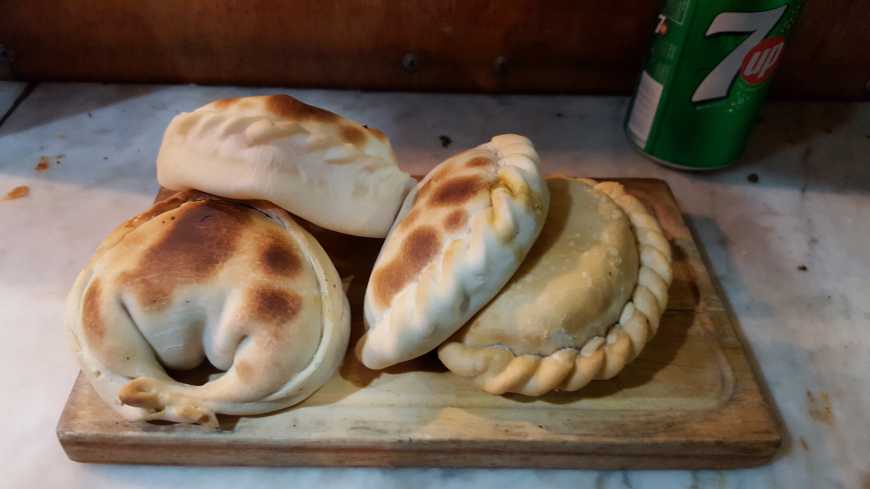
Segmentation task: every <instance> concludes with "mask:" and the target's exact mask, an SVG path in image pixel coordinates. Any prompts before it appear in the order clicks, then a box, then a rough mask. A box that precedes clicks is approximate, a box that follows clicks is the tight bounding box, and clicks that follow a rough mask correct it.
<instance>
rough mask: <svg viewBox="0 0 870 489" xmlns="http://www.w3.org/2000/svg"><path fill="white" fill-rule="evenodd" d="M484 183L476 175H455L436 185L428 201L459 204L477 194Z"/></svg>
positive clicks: (441, 204) (445, 204) (439, 203)
mask: <svg viewBox="0 0 870 489" xmlns="http://www.w3.org/2000/svg"><path fill="white" fill-rule="evenodd" d="M485 185H486V182H484V181H483V179H481V178H480V177H479V176H477V175H469V176H465V177H456V178H453V179H450V180H448V181H446V182H444V183H443V184H441V185H439V186H438V187H436V188H435V190H434V191H433V192H432V197H431V198H430V199H429V202H431V203H432V204H433V205H436V206H447V205H459V204H462V203H464V202H466V201H468V200H470V199H471V198H472V197H474V196H475V195H477V193H478V192H480V191H481V190H482V189H483V188H484V186H485Z"/></svg>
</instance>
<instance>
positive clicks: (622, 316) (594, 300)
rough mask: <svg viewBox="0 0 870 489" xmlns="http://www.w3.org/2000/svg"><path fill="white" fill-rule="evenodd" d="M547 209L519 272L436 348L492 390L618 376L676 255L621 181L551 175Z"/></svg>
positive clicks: (657, 309)
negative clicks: (535, 239) (600, 180)
mask: <svg viewBox="0 0 870 489" xmlns="http://www.w3.org/2000/svg"><path fill="white" fill-rule="evenodd" d="M547 182H548V185H549V188H550V213H549V217H548V219H547V223H546V224H545V225H544V229H543V231H542V232H541V236H540V237H539V238H538V241H537V242H536V243H535V245H534V246H533V247H532V250H531V251H530V252H529V254H528V256H527V257H526V260H525V261H524V262H523V264H522V266H521V267H520V268H519V270H517V273H516V274H514V276H513V278H511V280H510V281H509V282H508V284H507V285H506V286H505V287H504V288H503V289H502V290H501V292H500V293H499V294H498V295H497V296H496V297H495V299H493V300H492V301H491V302H490V303H489V304H488V305H487V306H486V307H485V308H483V309H482V310H481V311H480V312H479V313H478V315H477V316H476V317H475V318H474V319H473V320H472V321H470V322H469V323H468V324H467V325H466V326H465V327H463V328H462V329H461V330H459V332H457V333H456V334H455V335H454V336H453V337H452V338H451V339H450V340H448V341H447V342H445V343H444V344H443V345H442V346H441V347H440V348H439V350H438V356H439V358H440V359H441V361H442V362H443V363H444V365H446V366H447V368H449V369H450V370H451V371H453V372H454V373H456V374H458V375H460V376H463V377H471V378H472V379H473V381H474V382H475V384H477V385H478V386H479V387H480V388H481V389H483V390H485V391H487V392H490V393H493V394H502V393H505V392H516V393H521V394H526V395H530V396H539V395H542V394H545V393H547V392H549V391H552V390H555V389H560V390H567V391H573V390H577V389H580V388H581V387H583V386H585V385H586V384H587V383H589V381H591V380H593V379H607V378H611V377H613V376H614V375H616V374H617V373H618V372H619V371H621V370H622V369H623V367H625V365H626V363H628V362H629V361H630V360H632V359H633V358H634V357H635V356H637V354H638V353H639V352H640V351H641V350H642V349H643V347H644V345H645V344H646V342H647V340H648V339H649V338H650V337H651V336H652V335H653V334H655V332H656V330H657V328H658V325H659V319H660V318H661V315H662V312H663V311H664V310H665V306H666V305H667V300H668V286H669V284H670V282H671V265H670V263H671V252H670V246H669V245H668V242H667V240H666V239H665V237H664V235H663V233H662V231H661V228H660V227H659V224H658V222H657V221H656V220H655V218H654V217H653V216H652V215H650V214H649V212H647V210H646V208H645V207H644V206H643V204H642V203H641V202H640V201H638V200H637V199H636V198H635V197H633V196H631V195H629V194H627V193H625V191H624V189H623V187H622V185H620V184H618V183H615V182H604V183H596V182H594V181H591V180H574V179H565V178H553V179H548V180H547Z"/></svg>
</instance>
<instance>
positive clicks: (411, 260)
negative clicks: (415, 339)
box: [372, 226, 441, 306]
mask: <svg viewBox="0 0 870 489" xmlns="http://www.w3.org/2000/svg"><path fill="white" fill-rule="evenodd" d="M440 246H441V239H440V237H439V236H438V231H437V230H436V229H435V228H433V227H431V226H421V227H419V228H417V229H415V230H414V231H412V232H411V233H410V234H409V235H408V236H407V237H406V238H405V240H404V241H403V242H402V246H401V249H400V251H399V253H398V255H397V256H396V257H395V258H393V260H392V261H391V262H389V263H388V264H387V265H385V266H384V267H383V268H381V269H379V270H378V271H377V272H375V274H374V277H373V279H372V283H373V285H374V287H375V289H374V292H375V297H376V299H377V300H378V302H380V303H381V305H383V306H386V305H387V304H389V302H390V299H392V298H393V296H394V295H396V294H397V293H399V291H401V290H402V289H403V288H404V287H405V285H407V284H408V282H410V281H411V280H413V279H414V277H416V276H417V274H418V273H420V271H421V270H423V268H424V267H425V266H426V265H427V264H429V262H431V261H432V260H433V259H434V258H435V256H436V255H437V254H438V248H439V247H440Z"/></svg>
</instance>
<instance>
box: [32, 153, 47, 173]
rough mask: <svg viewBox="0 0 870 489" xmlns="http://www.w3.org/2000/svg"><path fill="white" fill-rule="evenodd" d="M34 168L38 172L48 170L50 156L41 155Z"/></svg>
mask: <svg viewBox="0 0 870 489" xmlns="http://www.w3.org/2000/svg"><path fill="white" fill-rule="evenodd" d="M33 170H34V171H36V172H37V173H44V172H46V171H48V158H46V157H45V156H40V157H39V161H38V162H36V166H34V167H33Z"/></svg>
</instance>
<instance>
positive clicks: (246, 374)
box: [233, 362, 254, 380]
mask: <svg viewBox="0 0 870 489" xmlns="http://www.w3.org/2000/svg"><path fill="white" fill-rule="evenodd" d="M233 368H235V370H236V375H238V376H239V378H240V379H242V380H249V379H253V377H254V367H253V366H251V365H250V364H249V363H247V362H236V364H235V365H233Z"/></svg>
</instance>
